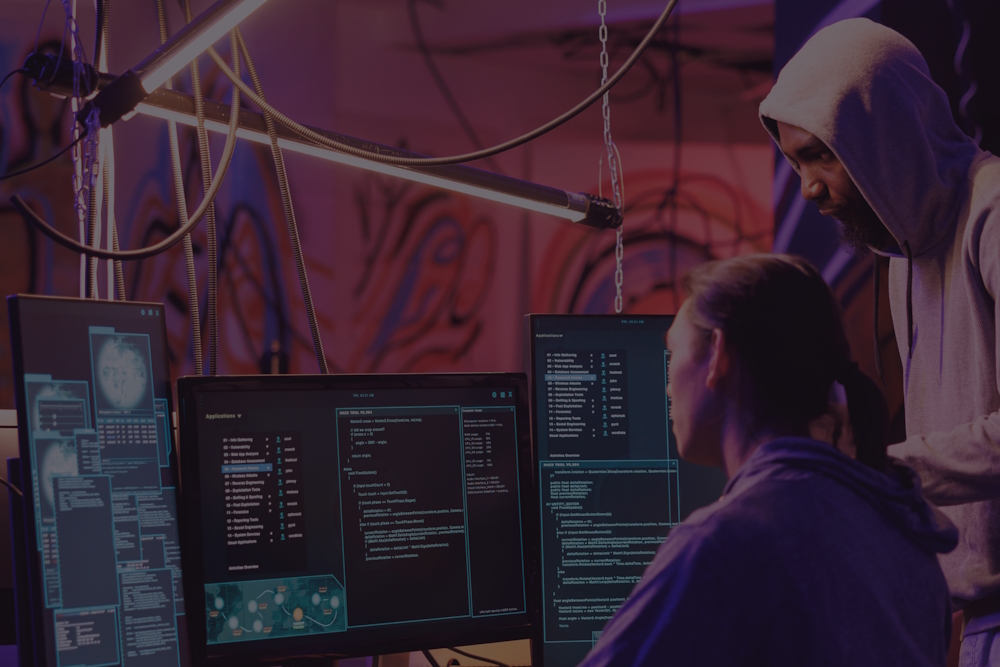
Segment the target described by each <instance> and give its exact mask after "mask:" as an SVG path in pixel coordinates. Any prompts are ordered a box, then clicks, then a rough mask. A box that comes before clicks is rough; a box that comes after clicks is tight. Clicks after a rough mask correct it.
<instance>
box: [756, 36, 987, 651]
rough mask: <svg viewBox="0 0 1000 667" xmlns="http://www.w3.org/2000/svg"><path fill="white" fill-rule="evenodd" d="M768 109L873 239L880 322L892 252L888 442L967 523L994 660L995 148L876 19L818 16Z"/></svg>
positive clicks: (963, 584) (837, 213) (859, 244)
mask: <svg viewBox="0 0 1000 667" xmlns="http://www.w3.org/2000/svg"><path fill="white" fill-rule="evenodd" d="M760 116H761V120H762V122H763V123H764V126H765V127H766V128H767V130H768V131H769V132H770V133H771V136H772V137H773V138H774V140H775V142H777V143H778V145H779V146H780V147H781V149H782V152H783V153H784V154H785V156H786V157H787V158H788V160H789V161H790V163H791V165H792V167H794V168H795V169H796V171H797V172H798V173H799V174H800V175H801V176H802V194H803V196H804V197H806V198H807V199H810V200H812V201H815V202H816V203H817V204H818V206H819V209H820V211H821V212H822V213H824V214H826V215H830V216H832V217H834V218H837V219H838V220H839V221H840V222H841V223H842V227H843V237H844V240H845V241H846V242H847V243H848V244H850V245H852V246H854V247H856V248H870V249H871V250H872V251H873V252H874V253H876V255H877V257H876V265H875V276H876V290H875V294H876V301H875V310H876V318H875V321H876V326H877V322H878V283H877V281H878V264H879V262H881V261H885V258H888V262H889V305H890V308H891V311H892V320H893V324H894V326H895V330H896V339H897V342H898V343H899V350H900V356H901V358H902V364H903V373H904V375H903V382H904V386H903V390H904V397H905V407H906V433H907V439H906V440H905V441H904V442H902V443H899V444H897V445H894V446H892V447H890V449H889V454H890V455H892V456H895V457H897V458H900V459H903V460H905V461H906V462H907V463H908V464H909V465H910V466H912V467H913V468H914V469H915V470H916V471H917V473H918V474H919V476H920V478H921V481H922V484H923V490H924V494H925V495H926V496H927V498H928V499H929V500H931V501H932V502H934V503H935V504H937V505H938V506H940V507H941V508H942V510H943V511H944V513H945V514H946V515H947V516H948V517H949V518H950V519H951V520H952V521H953V522H954V523H955V525H956V526H957V527H958V529H959V533H960V541H959V544H958V547H957V548H956V549H955V550H954V551H952V552H951V553H948V554H943V555H941V556H939V558H940V561H941V566H942V569H943V571H944V573H945V577H946V579H947V581H948V585H949V589H950V591H951V596H952V604H953V607H954V608H955V609H961V610H962V611H963V616H964V621H965V622H964V630H963V643H962V649H961V664H962V665H994V666H997V665H1000V639H998V635H1000V413H998V409H1000V390H998V387H1000V366H998V358H997V356H998V355H997V349H998V348H997V342H998V341H997V328H998V325H1000V310H997V308H996V297H997V294H998V293H1000V159H998V158H996V157H994V156H992V155H990V154H989V153H986V152H984V151H982V150H980V149H979V147H978V146H977V145H976V144H975V143H974V142H973V141H972V140H971V139H970V138H969V137H967V136H966V135H965V134H964V133H963V132H962V131H961V130H960V129H959V127H958V126H957V125H956V124H955V122H954V119H953V118H952V114H951V110H950V107H949V103H948V99H947V96H946V95H945V93H944V92H943V91H942V90H941V89H940V88H939V87H938V86H937V85H936V84H935V83H934V82H933V80H932V79H931V76H930V72H929V70H928V67H927V64H926V62H925V61H924V59H923V57H922V56H921V55H920V52H919V51H918V50H917V49H916V47H914V46H913V44H912V43H910V42H909V41H908V40H907V39H906V38H904V37H903V36H902V35H900V34H898V33H896V32H895V31H893V30H890V29H889V28H886V27H884V26H881V25H878V24H876V23H874V22H872V21H869V20H867V19H849V20H846V21H842V22H839V23H836V24H834V25H831V26H829V27H827V28H824V29H823V30H821V31H819V32H817V33H816V34H815V35H814V36H813V37H812V38H811V39H810V40H809V41H808V42H807V43H806V44H805V45H804V46H803V47H802V49H801V50H800V51H799V52H798V54H796V55H795V57H794V58H792V59H791V60H790V61H789V62H788V64H787V65H786V66H785V67H784V69H783V70H782V71H781V73H780V75H779V76H778V80H777V82H776V84H775V86H774V88H773V89H772V90H771V92H770V94H769V95H768V96H767V98H766V99H765V100H764V101H763V103H762V104H761V105H760ZM876 335H877V332H876ZM876 355H878V343H877V340H876ZM877 361H878V362H879V367H880V368H881V360H880V359H877ZM888 613H891V612H888Z"/></svg>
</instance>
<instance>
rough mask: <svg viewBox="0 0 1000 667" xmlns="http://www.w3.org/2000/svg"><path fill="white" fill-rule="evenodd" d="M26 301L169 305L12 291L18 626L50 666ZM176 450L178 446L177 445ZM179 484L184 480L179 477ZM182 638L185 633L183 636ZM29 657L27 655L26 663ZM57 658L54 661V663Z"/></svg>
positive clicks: (39, 661) (37, 660) (30, 650)
mask: <svg viewBox="0 0 1000 667" xmlns="http://www.w3.org/2000/svg"><path fill="white" fill-rule="evenodd" d="M26 302H46V303H53V304H58V303H65V304H67V305H70V304H74V305H80V304H93V305H95V306H98V307H101V308H105V307H106V308H111V309H117V308H122V309H124V308H132V309H134V308H140V307H143V306H145V307H147V308H149V307H153V308H157V309H159V310H162V311H163V312H164V313H165V312H166V309H165V308H164V306H163V304H162V303H155V302H143V301H127V302H125V301H103V300H101V301H98V300H94V299H79V298H73V297H54V296H42V295H35V294H16V295H10V296H8V297H7V304H8V311H9V315H10V337H11V356H12V360H13V367H14V369H13V370H14V398H15V402H16V408H17V423H18V429H17V430H18V440H19V451H20V462H21V465H20V475H21V482H22V483H21V486H20V489H21V492H22V493H23V497H22V498H20V499H19V501H20V502H19V503H12V508H13V507H16V506H17V505H18V504H19V505H20V507H21V508H22V512H21V514H22V516H21V517H17V521H15V522H14V523H19V522H21V521H22V520H23V531H22V535H20V536H17V538H18V539H16V540H15V544H14V546H15V548H16V547H17V545H18V544H19V543H20V542H21V539H20V538H22V537H23V540H24V545H23V546H21V548H22V549H23V550H24V553H23V554H21V555H20V556H18V554H15V558H18V557H20V558H22V559H23V561H24V562H25V564H26V567H25V568H24V570H25V571H26V572H27V581H22V580H20V578H19V579H18V580H17V581H15V582H14V585H15V595H16V596H23V595H24V594H25V593H27V596H26V597H27V599H19V600H18V602H17V606H18V614H20V615H23V614H29V615H30V618H23V617H19V619H18V620H19V623H20V622H28V621H30V628H28V629H26V630H25V629H21V628H19V629H18V636H19V641H26V640H27V639H28V638H29V637H30V638H31V642H32V646H30V647H27V646H26V647H25V650H23V651H22V650H21V648H20V646H19V652H22V655H25V656H26V657H27V658H26V659H27V660H29V661H30V660H31V655H32V654H33V655H34V662H33V664H35V665H37V666H38V667H45V666H47V665H49V663H48V660H47V657H46V656H47V655H48V649H49V647H48V644H47V641H46V631H45V627H46V620H45V616H44V614H45V609H46V607H45V604H44V602H43V599H44V598H43V595H44V590H43V586H44V584H43V576H42V568H41V563H40V562H39V561H40V559H39V558H38V557H37V555H36V551H35V549H34V547H33V546H32V545H34V544H36V542H37V539H38V536H37V531H36V523H35V519H34V516H33V513H34V507H35V504H34V502H35V501H34V485H33V483H32V470H31V460H32V459H31V438H30V434H29V428H30V423H31V421H30V417H29V414H28V400H27V395H26V388H25V383H24V374H25V368H24V354H23V351H24V341H23V340H22V336H21V332H22V320H23V315H24V314H23V313H22V312H21V307H22V304H24V303H26ZM158 319H159V321H160V327H161V339H162V341H163V345H164V350H163V354H164V359H166V358H169V355H168V352H167V350H166V344H167V329H166V317H165V316H161V317H159V318H158ZM163 379H164V380H165V381H166V383H167V384H168V385H169V384H170V377H169V369H168V376H167V377H166V378H163ZM165 399H166V401H167V414H168V415H169V414H172V411H173V392H167V395H166V397H165ZM175 452H176V450H175ZM170 466H171V468H172V469H173V472H174V474H177V472H178V469H177V456H176V453H175V454H172V455H171V464H170ZM177 484H178V488H179V485H180V481H179V480H177ZM178 528H179V530H180V532H182V533H183V527H181V526H180V524H179V523H178ZM178 639H180V638H178ZM23 662H24V661H22V663H23ZM54 663H55V661H53V664H52V665H50V667H55V664H54Z"/></svg>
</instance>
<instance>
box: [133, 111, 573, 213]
mask: <svg viewBox="0 0 1000 667" xmlns="http://www.w3.org/2000/svg"><path fill="white" fill-rule="evenodd" d="M136 112H137V113H141V114H143V115H147V116H154V117H156V118H162V119H164V120H173V121H176V122H178V123H181V124H184V125H190V126H192V127H193V126H196V125H197V120H196V118H195V117H194V116H193V115H191V114H186V113H183V112H180V111H175V110H173V109H166V108H163V107H160V106H156V105H153V104H149V103H148V102H142V103H140V104H139V105H138V106H137V107H136ZM205 129H207V130H210V131H212V132H218V133H220V134H226V133H228V132H229V127H228V126H227V125H226V124H225V123H222V122H220V121H218V120H213V119H206V120H205ZM236 136H237V137H239V138H241V139H246V140H248V141H253V142H255V143H259V144H265V145H270V143H271V140H270V138H269V137H268V136H267V133H266V132H261V131H257V130H253V129H250V128H247V127H240V128H239V129H237V130H236ZM278 145H279V146H280V147H281V148H282V149H284V150H290V151H294V152H296V153H302V154H304V155H312V156H314V157H318V158H321V159H324V160H327V161H330V162H337V163H339V164H345V165H349V166H352V167H358V168H360V169H367V170H369V171H375V172H378V173H380V174H387V175H389V176H397V177H399V178H405V179H407V180H410V181H416V182H418V183H423V184H425V185H431V186H434V187H438V188H443V189H445V190H451V191H453V192H460V193H462V194H466V195H470V196H473V197H480V198H482V199H488V200H490V201H495V202H500V203H503V204H510V205H512V206H517V207H519V208H523V209H527V210H529V211H536V212H538V213H546V214H548V215H554V216H556V217H559V218H564V219H566V220H570V221H572V222H580V221H582V220H583V219H584V218H585V217H586V209H587V204H586V199H585V198H584V197H583V196H582V195H578V194H575V193H567V195H568V196H569V197H570V198H578V199H579V209H582V210H578V209H577V208H567V207H563V206H556V205H555V204H549V203H546V202H540V201H537V200H534V199H530V198H527V197H518V196H516V195H513V194H510V193H507V192H500V191H498V190H493V189H490V188H485V187H481V186H477V185H473V184H469V183H462V182H460V181H455V180H451V179H448V178H444V177H441V176H435V175H433V174H428V173H425V172H421V171H415V170H412V169H406V168H404V167H396V166H393V165H387V164H382V163H381V162H375V161H373V160H365V159H363V158H358V157H354V156H353V155H348V154H346V153H340V152H338V151H335V150H332V149H329V148H324V147H323V146H317V145H315V144H310V143H305V142H304V141H302V142H299V141H295V140H292V139H287V138H285V137H279V138H278Z"/></svg>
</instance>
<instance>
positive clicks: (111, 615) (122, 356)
mask: <svg viewBox="0 0 1000 667" xmlns="http://www.w3.org/2000/svg"><path fill="white" fill-rule="evenodd" d="M7 304H8V309H9V313H10V323H11V343H12V352H13V361H14V376H15V396H16V400H17V422H18V431H19V438H20V454H21V457H20V458H21V461H22V462H24V465H23V466H22V474H23V477H24V481H25V483H24V484H23V487H24V488H23V489H22V491H23V492H24V502H23V507H24V508H25V510H24V512H25V538H26V542H27V544H26V545H25V548H26V549H27V551H28V554H27V558H26V561H27V565H28V573H29V577H28V579H29V581H28V582H27V583H28V586H29V592H30V596H29V597H30V600H31V603H32V604H31V614H32V624H33V632H32V636H33V637H34V640H33V643H34V646H33V649H34V651H33V652H34V656H35V663H36V664H37V665H45V666H46V667H68V666H70V665H72V666H81V667H83V666H85V667H96V666H98V665H126V666H127V665H131V664H144V665H145V664H149V665H152V664H156V665H170V667H174V666H176V665H186V664H188V661H187V659H186V655H187V651H186V647H185V633H184V629H185V624H184V596H183V586H182V582H181V569H180V545H179V544H178V536H179V531H178V527H177V521H176V516H177V511H176V484H175V471H176V449H175V448H174V446H173V443H172V436H171V429H170V418H169V415H170V413H171V404H172V398H171V385H170V373H169V367H168V364H167V359H168V351H167V344H166V326H165V324H164V316H165V313H166V311H165V310H164V308H163V306H162V305H161V304H158V303H135V302H129V303H125V302H109V301H96V300H84V299H64V298H50V297H38V296H26V295H17V296H12V297H8V299H7ZM18 585H19V586H20V585H21V582H18Z"/></svg>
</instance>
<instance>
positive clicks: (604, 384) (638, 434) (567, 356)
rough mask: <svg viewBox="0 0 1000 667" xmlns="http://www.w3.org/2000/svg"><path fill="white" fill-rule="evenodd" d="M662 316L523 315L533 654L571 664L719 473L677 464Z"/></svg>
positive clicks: (711, 493) (704, 500) (704, 499)
mask: <svg viewBox="0 0 1000 667" xmlns="http://www.w3.org/2000/svg"><path fill="white" fill-rule="evenodd" d="M672 321H673V317H672V316H663V315H660V316H630V317H620V316H603V315H600V316H574V315H565V316H564V315H531V316H529V318H528V336H529V347H530V354H531V372H532V384H533V393H534V395H533V405H534V413H533V419H534V420H535V423H534V433H535V446H536V449H537V452H538V474H539V478H538V479H539V487H540V488H539V490H540V493H541V497H540V503H541V507H540V509H541V545H542V549H541V554H542V556H541V559H542V595H543V600H542V603H543V604H542V619H543V640H544V641H543V655H544V660H545V665H546V666H547V667H572V666H573V665H577V664H578V663H579V662H580V661H581V660H582V659H583V658H584V656H585V655H586V654H587V652H588V651H589V650H590V649H591V648H592V647H593V645H594V643H595V642H596V641H597V639H598V638H599V637H600V634H601V630H602V628H603V627H604V625H605V624H606V623H607V621H608V620H609V619H610V618H611V617H612V616H613V615H614V613H615V611H617V609H618V608H619V607H620V606H621V605H622V603H623V602H624V601H625V600H626V599H627V597H628V596H629V594H630V593H631V591H632V588H633V587H634V586H635V584H636V583H638V581H639V579H640V578H641V577H642V573H643V571H644V570H645V568H646V566H647V565H648V564H649V562H650V561H651V560H652V559H653V556H654V555H655V553H656V550H657V548H658V547H659V545H660V544H661V543H662V542H663V540H664V539H665V538H666V536H667V534H668V532H669V531H670V528H671V527H672V526H675V525H677V524H678V523H679V522H680V521H682V520H683V519H684V518H685V517H687V515H688V514H690V513H691V511H692V510H694V509H696V508H698V507H700V506H702V505H706V504H708V503H710V502H712V501H714V500H716V499H717V498H718V497H719V495H720V494H721V492H722V487H723V485H724V483H725V479H724V477H723V475H722V474H721V472H719V471H716V470H714V469H710V468H703V467H701V466H696V465H692V464H688V463H686V462H685V461H682V460H680V458H679V457H678V455H677V447H676V444H675V443H674V439H673V434H672V432H671V424H670V405H669V400H668V398H667V395H666V384H667V371H668V367H669V363H670V358H669V353H668V352H667V349H666V344H665V340H664V336H665V334H666V332H667V329H668V328H669V327H670V324H671V323H672Z"/></svg>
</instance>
